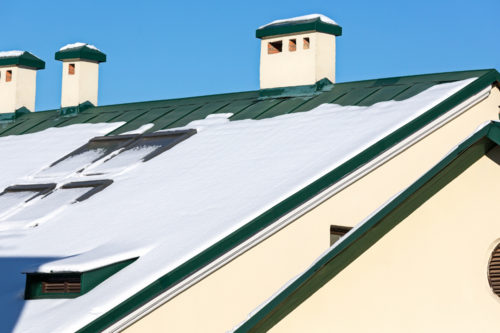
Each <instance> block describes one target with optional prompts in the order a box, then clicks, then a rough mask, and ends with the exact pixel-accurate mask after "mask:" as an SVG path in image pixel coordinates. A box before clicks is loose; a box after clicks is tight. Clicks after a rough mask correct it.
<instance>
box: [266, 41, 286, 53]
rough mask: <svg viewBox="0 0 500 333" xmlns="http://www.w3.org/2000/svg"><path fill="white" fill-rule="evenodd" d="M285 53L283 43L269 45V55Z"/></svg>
mask: <svg viewBox="0 0 500 333" xmlns="http://www.w3.org/2000/svg"><path fill="white" fill-rule="evenodd" d="M281 51H283V41H281V40H280V41H277V42H270V43H269V44H267V53H268V54H276V53H281Z"/></svg>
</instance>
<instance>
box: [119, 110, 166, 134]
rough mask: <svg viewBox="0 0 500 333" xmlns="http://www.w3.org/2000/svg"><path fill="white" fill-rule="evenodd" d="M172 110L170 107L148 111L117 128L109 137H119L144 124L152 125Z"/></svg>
mask: <svg viewBox="0 0 500 333" xmlns="http://www.w3.org/2000/svg"><path fill="white" fill-rule="evenodd" d="M172 110H173V108H172V107H165V108H160V109H153V110H150V111H148V112H146V113H144V114H142V115H141V116H140V117H137V118H136V119H134V120H132V121H129V122H128V123H126V124H125V125H123V126H121V127H119V128H117V129H116V130H114V131H113V132H111V133H109V135H119V134H122V133H125V132H129V131H133V130H136V129H138V128H139V127H141V126H142V125H144V124H149V123H154V122H155V121H156V119H158V118H160V117H162V116H164V115H165V114H166V113H168V112H170V111H172Z"/></svg>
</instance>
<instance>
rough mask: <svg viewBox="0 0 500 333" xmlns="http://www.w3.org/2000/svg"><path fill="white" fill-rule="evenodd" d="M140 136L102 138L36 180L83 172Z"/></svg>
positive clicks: (56, 163)
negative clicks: (87, 167)
mask: <svg viewBox="0 0 500 333" xmlns="http://www.w3.org/2000/svg"><path fill="white" fill-rule="evenodd" d="M138 138H139V135H118V136H101V137H96V138H93V139H91V140H90V141H89V142H88V143H86V144H85V145H83V146H82V147H80V148H78V149H77V150H75V151H73V152H71V153H69V154H68V155H66V156H64V157H63V158H61V159H59V160H57V161H55V162H54V163H52V164H51V165H50V166H49V167H48V168H47V169H44V170H42V171H41V172H39V173H38V174H37V175H36V176H35V177H36V178H45V177H61V176H67V175H69V174H71V173H73V172H77V171H82V170H83V169H84V168H85V167H86V166H88V165H90V164H92V163H93V162H95V161H97V160H99V159H101V158H103V157H105V156H107V155H109V154H111V153H112V152H114V151H116V150H119V149H121V148H123V147H126V146H127V145H129V144H131V143H132V142H134V141H135V140H137V139H138Z"/></svg>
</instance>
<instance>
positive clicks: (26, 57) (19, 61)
mask: <svg viewBox="0 0 500 333" xmlns="http://www.w3.org/2000/svg"><path fill="white" fill-rule="evenodd" d="M22 52H23V53H22V54H20V55H17V56H15V55H14V56H4V57H3V56H1V54H2V52H0V66H9V65H11V66H26V67H33V68H36V69H37V70H38V69H44V68H45V61H43V60H42V59H40V58H38V57H37V56H35V55H33V54H31V53H30V52H27V51H22Z"/></svg>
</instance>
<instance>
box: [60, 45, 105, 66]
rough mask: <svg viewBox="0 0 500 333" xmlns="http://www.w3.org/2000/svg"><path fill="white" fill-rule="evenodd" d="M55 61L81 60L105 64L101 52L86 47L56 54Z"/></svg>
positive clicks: (103, 55)
mask: <svg viewBox="0 0 500 333" xmlns="http://www.w3.org/2000/svg"><path fill="white" fill-rule="evenodd" d="M55 59H56V60H61V61H62V60H66V59H81V60H91V61H97V62H106V55H105V54H104V53H102V52H101V51H98V50H95V49H91V48H90V47H88V46H87V45H84V46H80V47H75V48H72V49H67V50H64V51H58V52H56V56H55Z"/></svg>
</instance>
